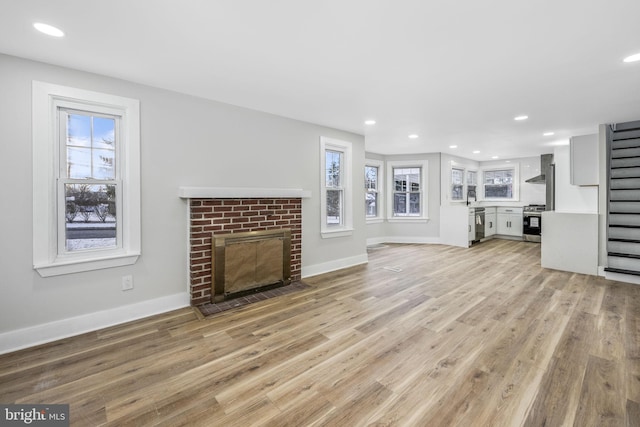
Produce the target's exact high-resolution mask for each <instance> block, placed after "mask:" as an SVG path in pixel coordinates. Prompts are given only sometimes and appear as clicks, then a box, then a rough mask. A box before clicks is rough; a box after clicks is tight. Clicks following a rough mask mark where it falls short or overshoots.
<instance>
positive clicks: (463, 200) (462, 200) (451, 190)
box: [449, 165, 467, 203]
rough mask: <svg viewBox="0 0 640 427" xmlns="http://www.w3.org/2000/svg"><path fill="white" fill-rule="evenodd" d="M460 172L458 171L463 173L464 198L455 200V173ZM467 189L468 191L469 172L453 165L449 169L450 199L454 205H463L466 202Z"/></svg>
mask: <svg viewBox="0 0 640 427" xmlns="http://www.w3.org/2000/svg"><path fill="white" fill-rule="evenodd" d="M454 169H455V170H458V171H462V198H461V199H454V198H453V171H454ZM466 189H467V170H466V169H465V168H464V167H463V166H458V165H451V168H450V169H449V197H450V199H451V202H452V203H463V202H465V201H466V198H465V195H466Z"/></svg>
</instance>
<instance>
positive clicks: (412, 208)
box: [409, 193, 420, 215]
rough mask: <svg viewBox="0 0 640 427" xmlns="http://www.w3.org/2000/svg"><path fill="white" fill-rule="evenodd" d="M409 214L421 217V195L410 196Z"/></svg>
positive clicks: (413, 194) (412, 194)
mask: <svg viewBox="0 0 640 427" xmlns="http://www.w3.org/2000/svg"><path fill="white" fill-rule="evenodd" d="M409 213H410V214H411V215H420V193H411V194H409Z"/></svg>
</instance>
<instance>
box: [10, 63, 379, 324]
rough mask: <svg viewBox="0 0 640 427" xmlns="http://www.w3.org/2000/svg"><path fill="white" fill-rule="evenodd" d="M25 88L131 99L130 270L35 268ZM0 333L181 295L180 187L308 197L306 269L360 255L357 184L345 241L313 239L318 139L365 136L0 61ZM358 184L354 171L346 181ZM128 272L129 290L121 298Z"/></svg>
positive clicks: (356, 162) (360, 161) (357, 157)
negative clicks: (133, 219)
mask: <svg viewBox="0 0 640 427" xmlns="http://www.w3.org/2000/svg"><path fill="white" fill-rule="evenodd" d="M33 80H40V81H45V82H49V83H55V84H60V85H66V86H72V87H77V88H82V89H87V90H93V91H97V92H105V93H110V94H114V95H120V96H126V97H130V98H135V99H139V100H140V105H141V123H142V124H141V136H142V143H141V147H142V148H141V151H142V164H141V171H142V172H141V179H142V184H141V187H142V195H141V209H142V251H143V254H142V256H141V258H140V259H139V261H138V262H137V263H136V264H135V265H133V266H131V267H120V268H112V269H105V270H100V271H94V272H87V273H77V274H70V275H64V276H58V277H51V278H46V279H44V278H41V277H40V276H39V275H38V273H37V272H35V271H34V270H33V269H32V200H31V199H32V182H33V179H32V163H31V162H32V159H31V157H32V156H31V150H32V142H31V84H32V81H33ZM0 94H1V96H0V110H1V111H2V114H1V115H0V129H2V144H1V145H0V158H2V159H3V160H4V164H3V167H2V168H0V177H1V178H2V181H3V182H4V183H5V184H6V185H5V191H4V194H3V204H2V205H3V209H2V221H0V227H1V231H2V238H1V239H0V291H1V292H2V298H1V301H2V302H1V303H0V332H5V331H13V330H17V329H21V328H25V327H28V326H33V325H40V324H44V323H47V322H51V321H55V320H62V319H68V318H72V317H74V316H79V315H83V314H89V313H93V312H96V311H100V310H109V309H113V308H117V307H121V306H124V305H128V304H134V303H138V302H142V301H147V300H151V299H154V298H159V297H163V296H167V295H173V294H176V293H180V292H187V290H188V280H187V203H186V201H184V200H182V199H179V198H178V196H177V191H178V187H179V186H203V187H236V186H237V187H276V188H283V187H288V188H302V189H305V190H310V191H311V193H312V197H311V198H310V199H305V200H304V201H303V250H302V253H303V258H302V263H303V268H304V267H305V266H307V267H308V266H313V265H316V264H323V263H329V264H331V263H332V262H336V261H339V260H341V259H343V258H351V257H362V256H365V257H366V227H365V226H364V225H365V221H364V204H363V203H362V200H364V189H363V186H362V185H359V184H360V181H358V180H357V179H355V180H354V192H353V204H354V205H353V206H354V210H353V215H354V218H353V219H354V228H355V231H354V233H353V235H352V236H350V237H345V238H335V239H322V238H321V237H320V201H319V199H318V195H319V188H320V171H319V168H320V148H319V141H320V136H328V137H332V138H336V139H342V140H345V141H350V142H352V143H353V167H354V171H356V172H359V171H362V170H363V167H364V137H363V136H361V135H356V134H352V133H348V132H342V131H339V130H335V129H330V128H326V127H322V126H317V125H313V124H310V123H304V122H300V121H295V120H290V119H287V118H283V117H279V116H274V115H270V114H266V113H261V112H257V111H252V110H248V109H244V108H239V107H234V106H230V105H227V104H222V103H218V102H212V101H208V100H204V99H200V98H196V97H191V96H185V95H181V94H177V93H174V92H170V91H165V90H160V89H156V88H152V87H147V86H142V85H138V84H135V83H131V82H126V81H122V80H117V79H113V78H108V77H104V76H100V75H95V74H89V73H85V72H81V71H77V70H70V69H66V68H60V67H56V66H52V65H48V64H43V63H37V62H32V61H28V60H24V59H19V58H15V57H11V56H5V55H0ZM355 176H356V177H357V176H359V175H358V173H356V175H355ZM125 274H132V275H133V278H134V285H135V289H134V290H133V291H129V292H122V291H121V277H122V276H123V275H125Z"/></svg>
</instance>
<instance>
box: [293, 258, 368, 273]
mask: <svg viewBox="0 0 640 427" xmlns="http://www.w3.org/2000/svg"><path fill="white" fill-rule="evenodd" d="M367 262H369V258H368V257H367V254H366V253H364V254H362V255H356V256H353V257H349V258H342V259H337V260H334V261H329V262H324V263H322V264H315V265H311V266H307V267H305V266H303V267H302V277H303V278H305V277H311V276H317V275H318V274H323V273H329V272H331V271H336V270H340V269H343V268H347V267H353V266H355V265H360V264H366V263H367Z"/></svg>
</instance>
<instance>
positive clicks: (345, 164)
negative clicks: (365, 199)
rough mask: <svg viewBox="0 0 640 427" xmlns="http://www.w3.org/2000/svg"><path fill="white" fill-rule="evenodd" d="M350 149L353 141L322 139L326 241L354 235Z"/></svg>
mask: <svg viewBox="0 0 640 427" xmlns="http://www.w3.org/2000/svg"><path fill="white" fill-rule="evenodd" d="M351 150H352V148H351V143H350V142H346V141H340V140H336V139H332V138H326V137H321V138H320V157H321V171H322V177H321V182H322V185H321V189H320V192H321V217H322V219H321V221H322V224H321V234H322V237H325V238H326V237H340V236H345V235H350V234H351V233H352V232H353V226H352V208H351V200H352V199H351V194H352V189H351Z"/></svg>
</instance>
